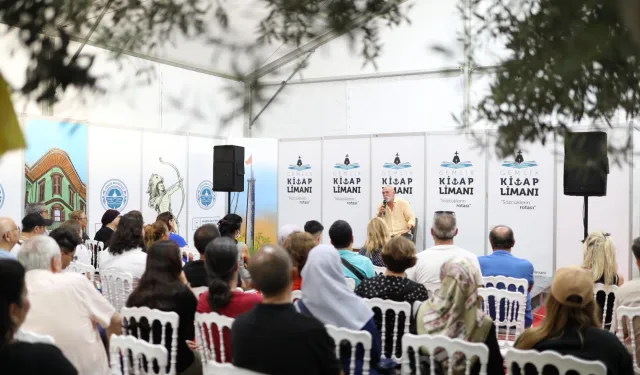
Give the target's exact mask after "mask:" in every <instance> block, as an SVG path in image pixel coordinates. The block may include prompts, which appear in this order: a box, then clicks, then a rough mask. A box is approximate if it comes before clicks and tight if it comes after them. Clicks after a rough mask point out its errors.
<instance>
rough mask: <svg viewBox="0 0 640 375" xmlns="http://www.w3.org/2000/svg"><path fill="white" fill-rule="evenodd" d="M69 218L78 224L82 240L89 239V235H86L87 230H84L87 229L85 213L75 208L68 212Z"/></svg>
mask: <svg viewBox="0 0 640 375" xmlns="http://www.w3.org/2000/svg"><path fill="white" fill-rule="evenodd" d="M69 220H71V221H75V222H76V223H78V225H80V231H81V232H82V235H81V236H80V238H82V242H84V241H86V240H90V239H91V238H89V235H87V232H85V231H86V230H87V214H86V213H85V212H84V211H83V210H76V211H73V212H72V213H70V214H69Z"/></svg>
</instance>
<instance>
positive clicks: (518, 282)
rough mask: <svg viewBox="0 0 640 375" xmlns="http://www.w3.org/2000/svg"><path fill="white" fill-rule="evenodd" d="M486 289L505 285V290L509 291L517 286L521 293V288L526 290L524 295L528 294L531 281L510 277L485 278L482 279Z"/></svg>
mask: <svg viewBox="0 0 640 375" xmlns="http://www.w3.org/2000/svg"><path fill="white" fill-rule="evenodd" d="M482 281H483V283H484V286H485V288H496V289H498V285H500V284H502V285H504V289H506V290H509V287H510V286H511V285H513V286H515V288H516V291H518V292H519V291H520V288H522V290H524V294H527V291H528V290H529V281H527V279H516V278H515V277H508V276H485V277H483V278H482Z"/></svg>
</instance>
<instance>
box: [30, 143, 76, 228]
mask: <svg viewBox="0 0 640 375" xmlns="http://www.w3.org/2000/svg"><path fill="white" fill-rule="evenodd" d="M24 174H25V183H26V189H25V203H26V204H28V203H44V204H45V205H46V206H47V210H48V211H49V215H50V217H51V218H52V219H53V220H54V222H63V221H65V220H66V219H67V216H68V215H69V214H70V213H71V212H72V211H76V210H82V211H85V207H86V205H87V186H86V185H85V184H84V182H82V180H81V179H80V176H79V175H78V172H77V171H76V169H75V167H74V166H73V163H72V162H71V159H70V158H69V155H67V153H66V152H64V151H63V150H60V149H58V148H52V149H50V150H49V151H47V153H46V154H44V155H43V156H42V157H41V158H40V159H38V161H36V162H35V163H33V165H32V166H31V167H29V166H27V165H25V167H24ZM54 225H55V224H54Z"/></svg>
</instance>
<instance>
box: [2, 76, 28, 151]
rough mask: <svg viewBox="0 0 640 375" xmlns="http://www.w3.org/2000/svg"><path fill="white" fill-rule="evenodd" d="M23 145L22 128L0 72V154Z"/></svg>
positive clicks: (23, 146) (24, 145)
mask: <svg viewBox="0 0 640 375" xmlns="http://www.w3.org/2000/svg"><path fill="white" fill-rule="evenodd" d="M25 147H26V144H25V142H24V136H23V135H22V129H20V124H19V123H18V118H17V117H16V112H15V111H14V110H13V104H11V95H10V94H9V87H7V83H6V82H5V80H4V78H2V75H1V74H0V156H2V154H4V153H5V152H7V151H10V150H17V149H21V148H25Z"/></svg>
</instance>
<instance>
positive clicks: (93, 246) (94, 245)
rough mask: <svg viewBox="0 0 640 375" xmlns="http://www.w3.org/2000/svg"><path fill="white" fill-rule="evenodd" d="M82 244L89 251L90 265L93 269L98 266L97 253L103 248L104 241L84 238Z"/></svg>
mask: <svg viewBox="0 0 640 375" xmlns="http://www.w3.org/2000/svg"><path fill="white" fill-rule="evenodd" d="M84 245H85V246H86V247H87V249H89V253H91V265H92V266H93V267H94V268H95V269H98V268H100V264H99V262H98V253H99V252H101V251H103V250H104V243H102V241H95V240H86V241H84Z"/></svg>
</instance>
